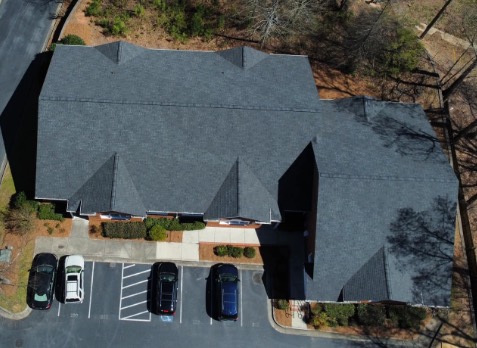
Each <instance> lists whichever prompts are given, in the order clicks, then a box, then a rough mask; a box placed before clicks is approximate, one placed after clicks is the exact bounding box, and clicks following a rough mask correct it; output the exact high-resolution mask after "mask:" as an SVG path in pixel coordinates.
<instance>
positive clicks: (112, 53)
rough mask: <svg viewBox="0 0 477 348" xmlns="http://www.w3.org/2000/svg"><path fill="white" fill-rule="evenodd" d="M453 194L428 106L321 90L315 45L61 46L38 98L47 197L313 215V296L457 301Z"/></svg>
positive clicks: (219, 216)
mask: <svg viewBox="0 0 477 348" xmlns="http://www.w3.org/2000/svg"><path fill="white" fill-rule="evenodd" d="M457 189H458V182H457V180H456V178H455V176H454V173H453V171H452V168H451V167H450V166H449V164H448V161H447V159H446V156H445V155H444V153H443V152H442V150H441V148H440V145H439V142H438V141H437V139H436V136H435V134H434V132H433V130H432V128H431V126H430V125H429V122H428V120H427V118H426V116H425V114H424V112H423V111H422V109H421V107H420V106H418V105H411V104H401V103H391V102H383V101H376V100H373V99H370V98H367V97H353V98H348V99H343V100H320V99H319V97H318V94H317V90H316V87H315V83H314V79H313V75H312V73H311V69H310V66H309V63H308V59H307V58H306V57H304V56H290V55H270V54H266V53H263V52H260V51H256V50H254V49H252V48H248V47H240V48H234V49H230V50H225V51H221V52H199V51H172V50H152V49H144V48H140V47H137V46H134V45H131V44H127V43H124V42H116V43H112V44H107V45H102V46H97V47H85V46H61V45H59V46H57V48H56V50H55V53H54V55H53V58H52V61H51V64H50V67H49V71H48V74H47V77H46V80H45V83H44V85H43V89H42V92H41V95H40V101H39V119H38V149H37V170H36V192H35V196H36V198H37V199H45V200H61V201H66V204H67V210H68V211H70V212H74V213H77V214H80V215H96V214H109V213H115V214H116V213H119V214H125V215H132V216H139V217H145V216H147V215H153V214H173V215H175V216H188V215H194V216H200V217H202V218H203V219H204V221H206V222H211V221H216V222H222V223H243V224H247V223H250V222H258V223H261V224H278V223H280V222H281V221H283V220H284V219H286V216H287V214H292V213H295V212H303V214H304V216H305V220H304V224H305V226H306V229H307V230H308V237H307V238H306V249H307V255H308V260H307V261H308V262H305V265H304V268H303V284H304V286H303V289H304V292H305V293H304V294H303V297H305V298H307V299H312V300H321V301H397V302H405V303H413V304H423V305H433V306H448V305H449V299H450V287H451V268H452V256H453V240H454V237H453V236H454V220H455V206H456V199H457ZM416 243H417V244H416ZM426 248H428V250H425V249H426ZM423 251H425V252H423ZM439 253H440V254H439ZM425 255H428V257H426V256H425ZM429 255H430V256H429ZM442 255H446V257H448V259H446V262H443V260H442ZM436 267H437V268H436ZM431 269H434V270H436V269H438V270H439V271H438V272H435V271H434V272H428V270H431Z"/></svg>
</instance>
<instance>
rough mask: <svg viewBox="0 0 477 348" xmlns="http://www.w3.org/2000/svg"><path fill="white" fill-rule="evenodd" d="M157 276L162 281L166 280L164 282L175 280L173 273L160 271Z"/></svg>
mask: <svg viewBox="0 0 477 348" xmlns="http://www.w3.org/2000/svg"><path fill="white" fill-rule="evenodd" d="M159 278H160V279H161V280H162V281H166V282H174V281H175V280H176V275H175V274H173V273H161V274H160V275H159Z"/></svg>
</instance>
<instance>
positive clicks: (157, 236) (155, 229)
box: [148, 225, 167, 241]
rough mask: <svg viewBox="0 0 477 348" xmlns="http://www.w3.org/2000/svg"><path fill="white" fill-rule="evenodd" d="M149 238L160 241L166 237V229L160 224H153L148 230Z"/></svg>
mask: <svg viewBox="0 0 477 348" xmlns="http://www.w3.org/2000/svg"><path fill="white" fill-rule="evenodd" d="M148 235H149V239H150V240H155V241H162V240H165V239H166V238H167V231H166V229H165V228H164V227H162V226H160V225H154V226H152V227H151V229H150V230H149V232H148Z"/></svg>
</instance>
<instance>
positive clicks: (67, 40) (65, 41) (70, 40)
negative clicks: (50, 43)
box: [59, 34, 86, 46]
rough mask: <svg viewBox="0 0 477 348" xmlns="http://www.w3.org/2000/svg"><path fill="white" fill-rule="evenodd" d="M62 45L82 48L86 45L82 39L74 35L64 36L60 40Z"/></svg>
mask: <svg viewBox="0 0 477 348" xmlns="http://www.w3.org/2000/svg"><path fill="white" fill-rule="evenodd" d="M59 43H61V44H62V45H79V46H84V45H86V43H85V42H84V40H83V39H82V38H80V37H79V36H78V35H74V34H69V35H66V36H65V37H64V38H62V39H61V40H60V42H59Z"/></svg>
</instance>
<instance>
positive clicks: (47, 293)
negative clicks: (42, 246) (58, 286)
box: [27, 253, 58, 309]
mask: <svg viewBox="0 0 477 348" xmlns="http://www.w3.org/2000/svg"><path fill="white" fill-rule="evenodd" d="M57 263H58V260H57V258H56V256H55V255H53V254H49V253H41V254H37V255H35V257H34V258H33V262H32V266H31V269H30V275H29V277H28V288H27V304H28V306H29V307H30V308H32V309H49V308H50V307H51V303H52V302H53V293H54V289H55V279H56V267H57Z"/></svg>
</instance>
